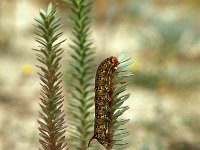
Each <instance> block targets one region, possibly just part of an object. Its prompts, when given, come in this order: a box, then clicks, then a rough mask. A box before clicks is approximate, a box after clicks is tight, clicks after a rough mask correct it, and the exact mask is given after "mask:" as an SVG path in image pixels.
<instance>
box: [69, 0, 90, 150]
mask: <svg viewBox="0 0 200 150" xmlns="http://www.w3.org/2000/svg"><path fill="white" fill-rule="evenodd" d="M65 2H66V4H67V5H68V6H69V7H70V8H71V16H70V20H71V22H72V26H73V31H72V34H73V37H72V43H71V44H70V48H71V54H70V57H71V58H70V63H69V66H70V69H69V72H68V75H70V77H68V79H67V80H68V81H69V82H68V86H69V95H70V98H69V101H68V110H69V115H70V116H69V120H70V124H71V126H70V135H69V141H70V146H71V148H72V149H80V150H85V149H88V147H87V143H88V139H89V138H90V137H91V134H92V128H91V127H92V125H93V124H92V121H93V117H92V113H91V107H92V106H93V105H94V98H93V96H92V94H93V87H92V86H91V85H92V84H91V83H92V81H93V79H94V73H93V70H92V68H93V65H94V56H93V54H94V50H93V49H91V46H92V42H91V40H90V39H89V32H90V22H91V17H90V13H91V4H92V3H91V2H90V1H89V0H67V1H65Z"/></svg>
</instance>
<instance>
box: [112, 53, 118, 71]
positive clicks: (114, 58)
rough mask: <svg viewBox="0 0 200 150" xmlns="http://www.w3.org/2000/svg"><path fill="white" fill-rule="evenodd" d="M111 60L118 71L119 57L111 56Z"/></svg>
mask: <svg viewBox="0 0 200 150" xmlns="http://www.w3.org/2000/svg"><path fill="white" fill-rule="evenodd" d="M110 60H111V62H112V63H114V68H115V69H117V66H118V65H119V61H118V59H117V57H115V56H111V57H110Z"/></svg>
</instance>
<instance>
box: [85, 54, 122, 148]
mask: <svg viewBox="0 0 200 150" xmlns="http://www.w3.org/2000/svg"><path fill="white" fill-rule="evenodd" d="M118 64H119V62H118V59H117V57H114V56H111V57H109V58H106V59H105V60H104V61H102V62H101V64H100V65H99V67H98V69H97V71H96V78H95V88H94V91H95V118H94V122H95V123H94V134H93V136H92V138H91V139H90V140H89V142H88V146H89V145H90V142H91V141H92V140H93V139H96V140H97V141H98V142H99V143H100V144H102V145H103V144H105V143H107V142H108V139H107V129H108V123H109V120H110V119H109V109H110V104H111V102H112V97H111V95H112V88H111V81H112V75H113V72H114V71H115V69H116V67H117V66H118Z"/></svg>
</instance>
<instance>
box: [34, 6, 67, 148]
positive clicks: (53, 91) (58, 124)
mask: <svg viewBox="0 0 200 150" xmlns="http://www.w3.org/2000/svg"><path fill="white" fill-rule="evenodd" d="M56 13H57V9H56V8H54V9H53V8H52V5H51V4H49V6H48V9H47V11H46V12H45V11H44V10H42V9H41V10H40V16H39V17H38V18H36V19H35V21H36V22H37V24H36V25H35V27H36V30H37V31H36V35H37V37H36V38H35V40H36V41H37V42H38V43H39V44H40V46H38V49H34V50H36V51H37V52H39V53H40V54H37V60H38V61H39V62H41V63H42V65H40V66H37V67H38V68H40V70H41V72H42V73H38V74H39V77H40V80H41V83H40V85H41V86H42V89H41V93H40V100H41V103H40V107H41V109H42V110H41V111H40V112H39V117H40V119H39V120H38V123H39V125H40V127H39V128H38V129H39V132H40V139H39V142H40V144H41V146H42V149H44V150H62V149H66V141H65V136H64V133H65V132H66V130H65V128H66V126H65V125H64V124H65V121H64V116H65V115H64V111H63V110H62V106H63V101H64V99H63V95H62V86H60V83H61V77H62V73H61V72H59V68H60V67H61V65H60V63H59V62H60V60H61V58H62V56H61V54H62V53H63V49H62V48H59V47H60V45H61V43H63V42H64V41H65V40H63V41H59V42H57V40H58V38H59V37H60V36H61V35H62V32H57V31H58V30H59V29H60V27H61V25H60V24H59V20H60V19H58V18H57V17H56Z"/></svg>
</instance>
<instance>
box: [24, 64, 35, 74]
mask: <svg viewBox="0 0 200 150" xmlns="http://www.w3.org/2000/svg"><path fill="white" fill-rule="evenodd" d="M32 72H33V67H32V66H31V65H30V64H24V65H23V66H22V74H23V75H29V74H31V73H32Z"/></svg>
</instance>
